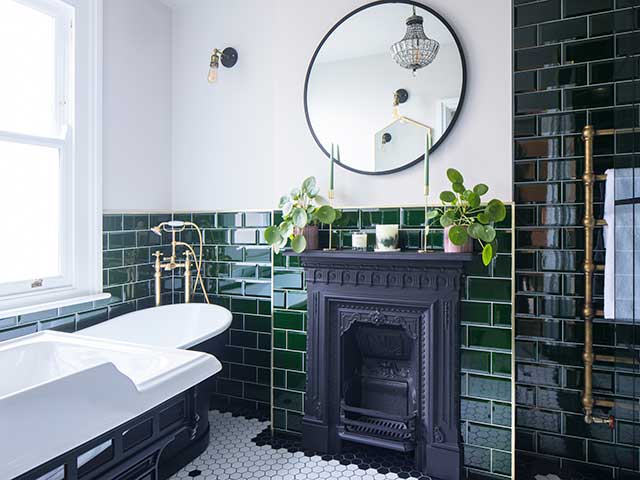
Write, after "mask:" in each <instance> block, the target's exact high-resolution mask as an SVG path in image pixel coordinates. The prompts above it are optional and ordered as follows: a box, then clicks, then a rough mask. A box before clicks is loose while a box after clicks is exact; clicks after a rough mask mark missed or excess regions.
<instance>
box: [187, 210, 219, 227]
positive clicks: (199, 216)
mask: <svg viewBox="0 0 640 480" xmlns="http://www.w3.org/2000/svg"><path fill="white" fill-rule="evenodd" d="M192 222H193V223H195V224H196V225H198V227H200V228H213V227H215V226H216V214H215V213H194V214H193V219H192Z"/></svg>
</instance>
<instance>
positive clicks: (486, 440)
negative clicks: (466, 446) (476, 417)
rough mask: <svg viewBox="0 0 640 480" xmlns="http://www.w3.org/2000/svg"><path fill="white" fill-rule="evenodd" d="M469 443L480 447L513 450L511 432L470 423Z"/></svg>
mask: <svg viewBox="0 0 640 480" xmlns="http://www.w3.org/2000/svg"><path fill="white" fill-rule="evenodd" d="M467 442H468V443H470V444H472V445H477V446H480V447H488V448H498V449H500V450H511V430H509V429H505V428H500V427H490V426H488V425H478V424H475V423H470V424H469V432H468V435H467Z"/></svg>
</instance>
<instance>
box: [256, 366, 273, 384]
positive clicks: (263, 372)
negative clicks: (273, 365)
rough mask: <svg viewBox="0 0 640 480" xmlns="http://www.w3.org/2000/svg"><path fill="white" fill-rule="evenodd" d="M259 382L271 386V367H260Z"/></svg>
mask: <svg viewBox="0 0 640 480" xmlns="http://www.w3.org/2000/svg"><path fill="white" fill-rule="evenodd" d="M258 383H259V384H260V385H267V386H268V387H269V388H271V369H270V368H258Z"/></svg>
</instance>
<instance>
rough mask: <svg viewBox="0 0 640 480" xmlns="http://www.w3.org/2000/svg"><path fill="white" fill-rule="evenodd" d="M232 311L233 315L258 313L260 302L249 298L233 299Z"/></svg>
mask: <svg viewBox="0 0 640 480" xmlns="http://www.w3.org/2000/svg"><path fill="white" fill-rule="evenodd" d="M231 311H232V312H233V313H258V302H257V301H256V300H254V299H248V298H232V299H231Z"/></svg>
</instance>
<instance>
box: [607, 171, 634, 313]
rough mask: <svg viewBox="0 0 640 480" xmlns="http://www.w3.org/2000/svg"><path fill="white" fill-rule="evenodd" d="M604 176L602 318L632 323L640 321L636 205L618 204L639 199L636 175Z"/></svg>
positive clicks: (609, 173) (616, 172) (614, 173)
mask: <svg viewBox="0 0 640 480" xmlns="http://www.w3.org/2000/svg"><path fill="white" fill-rule="evenodd" d="M606 173H607V181H606V193H605V202H604V219H605V220H606V222H607V226H606V227H604V240H605V247H606V253H605V270H604V315H605V318H607V319H611V320H613V319H615V320H616V321H619V322H620V321H622V322H624V321H633V320H634V318H640V204H637V203H635V202H633V201H631V202H629V203H623V204H620V202H619V201H620V200H633V199H635V198H637V197H640V175H638V176H636V174H635V173H636V172H635V170H634V169H632V168H622V169H615V170H614V169H610V170H607V172H606ZM616 201H618V202H619V204H618V205H616ZM636 232H638V233H636Z"/></svg>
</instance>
